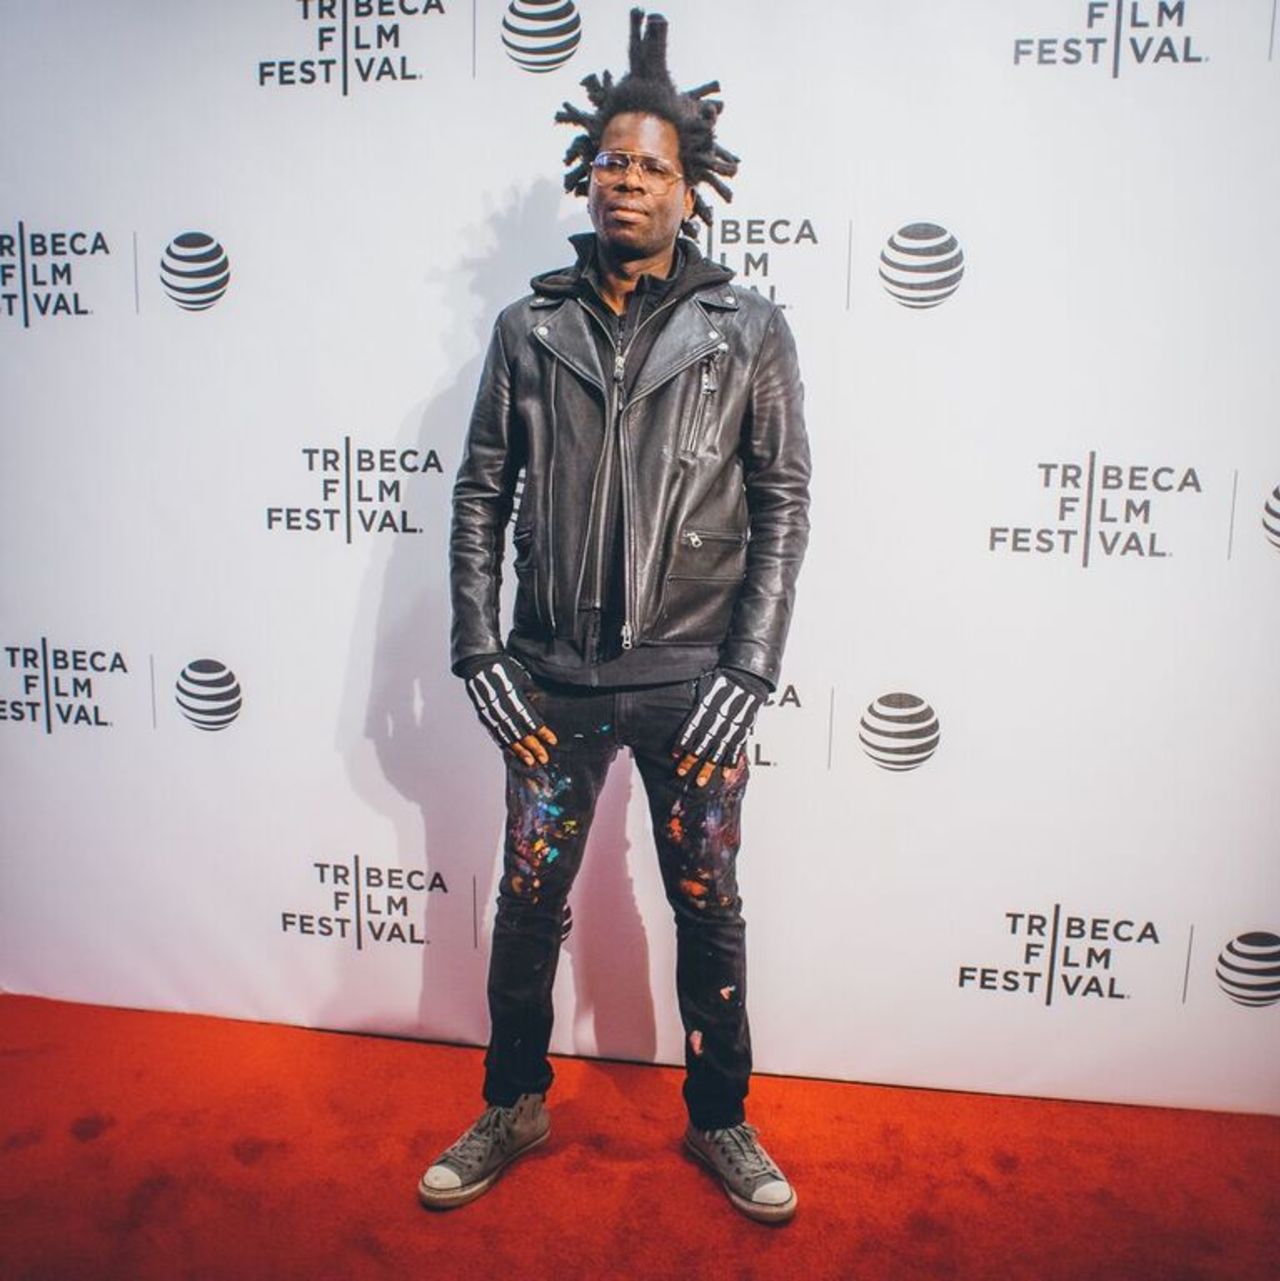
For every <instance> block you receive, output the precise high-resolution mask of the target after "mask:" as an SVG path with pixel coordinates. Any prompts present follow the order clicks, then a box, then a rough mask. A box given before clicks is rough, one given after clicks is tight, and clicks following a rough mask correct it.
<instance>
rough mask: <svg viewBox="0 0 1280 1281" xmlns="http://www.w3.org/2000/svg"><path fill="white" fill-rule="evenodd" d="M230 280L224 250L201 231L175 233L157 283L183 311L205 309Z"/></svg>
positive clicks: (167, 249) (228, 265)
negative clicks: (176, 234)
mask: <svg viewBox="0 0 1280 1281" xmlns="http://www.w3.org/2000/svg"><path fill="white" fill-rule="evenodd" d="M230 282H231V263H230V262H229V261H228V260H227V251H226V250H225V249H223V247H222V246H221V245H220V244H219V243H218V242H217V241H216V240H215V239H214V238H213V237H212V236H210V235H207V234H206V233H205V232H203V231H184V232H183V233H182V235H180V236H174V238H173V239H172V240H171V241H170V242H169V245H168V248H166V249H165V251H164V257H163V258H162V259H161V260H160V283H161V284H162V285H163V286H164V291H165V293H167V294H168V295H169V297H170V298H172V299H173V301H174V302H176V303H177V304H178V306H179V307H181V308H182V310H183V311H207V310H208V309H209V308H210V307H212V306H213V304H214V303H215V302H217V301H218V299H219V298H221V297H222V295H223V294H225V293H226V292H227V285H228V284H230Z"/></svg>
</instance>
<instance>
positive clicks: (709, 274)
mask: <svg viewBox="0 0 1280 1281" xmlns="http://www.w3.org/2000/svg"><path fill="white" fill-rule="evenodd" d="M569 243H570V244H571V245H572V246H573V248H574V250H575V251H576V253H577V255H578V260H577V262H575V263H574V264H573V265H572V266H570V267H557V268H556V269H555V270H554V271H546V272H543V273H542V274H541V275H539V276H534V278H533V279H532V280H531V281H530V282H529V286H530V288H531V289H532V290H533V292H534V293H535V294H537V295H538V297H540V298H572V297H574V296H575V295H577V294H578V293H580V292H581V290H582V288H583V284H584V281H583V273H584V271H585V270H586V268H587V266H588V265H589V264H590V263H591V262H592V261H593V260H594V258H595V254H596V234H595V232H594V231H583V232H579V233H578V234H577V235H575V236H570V237H569ZM677 246H678V250H679V251H680V253H681V254H682V257H683V265H682V266H681V268H680V272H679V274H678V275H677V276H676V278H675V280H674V281H672V282H671V293H670V295H669V297H671V298H683V297H684V296H685V295H686V294H691V293H693V292H695V291H696V290H698V289H705V288H706V287H707V286H708V285H723V284H724V283H725V282H726V281H729V280H732V279H733V277H734V272H733V271H732V270H731V269H730V268H728V267H722V266H721V265H720V264H719V263H717V262H712V261H711V260H710V259H709V258H704V257H703V255H702V250H700V249H699V248H698V246H697V245H696V244H695V243H694V242H693V241H692V240H689V239H687V238H685V237H684V236H681V237H680V239H679V241H678V242H677Z"/></svg>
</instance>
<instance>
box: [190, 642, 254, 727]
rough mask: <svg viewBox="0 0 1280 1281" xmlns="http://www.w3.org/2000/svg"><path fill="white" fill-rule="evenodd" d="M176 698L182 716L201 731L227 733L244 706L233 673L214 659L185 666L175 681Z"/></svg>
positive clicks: (206, 659) (200, 659)
mask: <svg viewBox="0 0 1280 1281" xmlns="http://www.w3.org/2000/svg"><path fill="white" fill-rule="evenodd" d="M175 697H176V698H177V702H178V706H179V707H180V708H181V709H182V714H183V716H185V717H186V718H187V720H189V721H190V722H191V723H192V724H193V725H194V726H195V727H196V729H204V730H219V729H226V728H227V726H228V725H230V724H231V722H232V721H233V720H235V718H236V717H237V716H239V715H240V708H241V706H242V705H243V703H244V699H243V697H242V695H241V692H240V682H239V681H238V680H236V674H235V672H233V671H232V670H231V669H230V668H229V667H228V666H227V665H226V663H220V662H219V661H218V660H217V659H216V658H197V659H196V660H195V661H194V662H191V663H188V664H187V665H186V666H185V667H184V668H183V669H182V674H181V675H180V676H179V677H178V687H177V693H176V696H175Z"/></svg>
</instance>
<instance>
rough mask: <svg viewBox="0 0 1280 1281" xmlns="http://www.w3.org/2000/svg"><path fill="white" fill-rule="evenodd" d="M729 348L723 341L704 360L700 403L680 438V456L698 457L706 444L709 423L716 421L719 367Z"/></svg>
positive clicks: (699, 391) (699, 392)
mask: <svg viewBox="0 0 1280 1281" xmlns="http://www.w3.org/2000/svg"><path fill="white" fill-rule="evenodd" d="M728 350H729V344H728V343H721V344H720V346H719V347H717V348H716V349H715V351H713V352H712V353H711V355H710V356H708V357H707V358H706V360H704V361H703V362H702V381H701V386H700V387H699V388H698V403H697V406H696V407H695V408H694V411H693V416H692V417H691V418H690V419H689V422H688V424H687V425H686V427H685V430H684V431H683V433H681V438H680V457H681V458H696V457H697V456H698V454H699V453H700V452H701V450H702V449H703V448H704V446H705V445H706V436H707V431H708V423H710V422H714V419H715V416H714V414H713V413H712V412H711V411H712V401H713V400H714V399H715V395H716V392H717V391H719V390H720V372H719V370H718V368H717V365H718V364H719V361H720V357H721V356H722V355H724V353H725V352H726V351H728Z"/></svg>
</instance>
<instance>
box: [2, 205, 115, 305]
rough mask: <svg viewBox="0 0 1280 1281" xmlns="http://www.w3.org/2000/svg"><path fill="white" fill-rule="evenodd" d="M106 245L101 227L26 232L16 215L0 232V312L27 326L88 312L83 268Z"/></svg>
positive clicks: (106, 250)
mask: <svg viewBox="0 0 1280 1281" xmlns="http://www.w3.org/2000/svg"><path fill="white" fill-rule="evenodd" d="M110 254H111V249H110V247H109V246H108V244H107V237H106V234H105V233H104V232H102V231H48V230H40V231H32V230H31V229H30V228H29V227H28V226H27V224H26V223H25V222H23V221H22V220H21V219H20V220H19V221H18V223H17V225H16V227H15V228H14V230H12V231H0V316H4V317H6V318H8V319H10V320H18V321H21V323H22V327H23V329H30V328H31V326H32V325H33V324H35V323H36V322H37V321H41V320H51V319H54V318H57V317H75V316H92V315H93V309H92V308H91V307H89V306H88V305H87V304H86V302H85V298H84V295H83V294H82V292H81V274H82V271H83V268H84V267H85V266H86V265H87V264H89V263H91V262H93V260H94V259H96V258H98V257H100V256H101V257H102V258H107V257H109V256H110Z"/></svg>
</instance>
